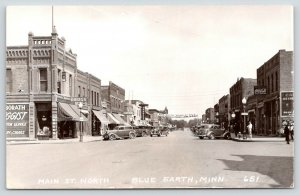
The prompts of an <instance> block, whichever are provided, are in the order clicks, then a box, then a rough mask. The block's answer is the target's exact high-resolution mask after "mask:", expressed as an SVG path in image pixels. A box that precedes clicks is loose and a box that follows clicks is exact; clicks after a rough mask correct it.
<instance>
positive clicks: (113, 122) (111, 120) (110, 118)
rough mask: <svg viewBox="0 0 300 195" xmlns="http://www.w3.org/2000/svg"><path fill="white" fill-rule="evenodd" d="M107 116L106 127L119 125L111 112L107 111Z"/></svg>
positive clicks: (111, 127) (110, 127)
mask: <svg viewBox="0 0 300 195" xmlns="http://www.w3.org/2000/svg"><path fill="white" fill-rule="evenodd" d="M107 118H108V121H109V124H108V128H109V129H113V128H115V127H116V126H118V125H120V124H121V123H120V122H119V121H118V119H116V118H115V117H114V116H113V114H111V113H107Z"/></svg>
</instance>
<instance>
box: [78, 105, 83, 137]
mask: <svg viewBox="0 0 300 195" xmlns="http://www.w3.org/2000/svg"><path fill="white" fill-rule="evenodd" d="M82 107H83V104H82V102H79V104H78V108H79V110H80V119H79V120H80V121H79V136H80V137H79V142H82V141H83V135H82V134H83V132H82V121H83V119H82V117H81V109H82Z"/></svg>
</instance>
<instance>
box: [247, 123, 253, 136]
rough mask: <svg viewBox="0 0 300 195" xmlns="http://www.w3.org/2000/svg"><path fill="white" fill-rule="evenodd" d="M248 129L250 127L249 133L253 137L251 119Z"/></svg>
mask: <svg viewBox="0 0 300 195" xmlns="http://www.w3.org/2000/svg"><path fill="white" fill-rule="evenodd" d="M247 129H248V133H249V138H250V139H252V123H251V121H249V124H248V126H247Z"/></svg>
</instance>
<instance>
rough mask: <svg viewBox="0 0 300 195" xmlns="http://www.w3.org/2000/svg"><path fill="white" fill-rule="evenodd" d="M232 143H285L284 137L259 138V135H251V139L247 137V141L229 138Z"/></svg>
mask: <svg viewBox="0 0 300 195" xmlns="http://www.w3.org/2000/svg"><path fill="white" fill-rule="evenodd" d="M231 140H233V141H237V142H285V137H271V136H259V135H252V139H250V138H249V135H247V139H243V138H241V139H239V138H237V137H233V138H231Z"/></svg>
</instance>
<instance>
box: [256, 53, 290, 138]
mask: <svg viewBox="0 0 300 195" xmlns="http://www.w3.org/2000/svg"><path fill="white" fill-rule="evenodd" d="M293 78H294V65H293V52H292V51H285V50H279V51H278V53H276V54H275V55H274V56H273V57H272V58H270V59H269V60H268V61H267V62H265V63H264V64H263V65H262V66H260V67H259V68H258V69H257V88H258V89H260V91H262V90H264V91H265V93H259V94H257V115H256V121H257V129H258V133H259V134H271V135H275V134H278V132H279V129H280V128H282V122H283V121H284V120H290V121H293V120H294V107H293V95H294V94H293V93H294V80H293Z"/></svg>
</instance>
